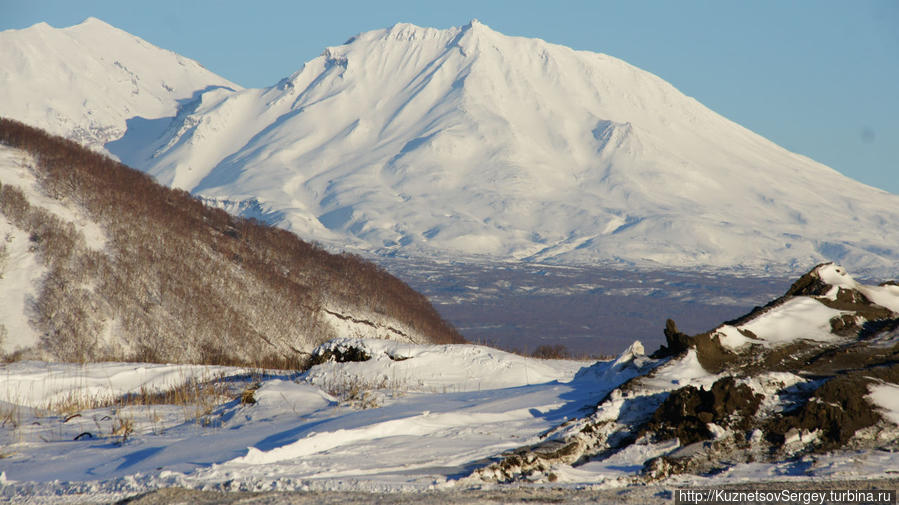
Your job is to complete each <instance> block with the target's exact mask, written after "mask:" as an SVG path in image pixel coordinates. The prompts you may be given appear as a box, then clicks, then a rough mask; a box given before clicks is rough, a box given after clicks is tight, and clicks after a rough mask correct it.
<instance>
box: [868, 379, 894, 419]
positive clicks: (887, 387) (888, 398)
mask: <svg viewBox="0 0 899 505" xmlns="http://www.w3.org/2000/svg"><path fill="white" fill-rule="evenodd" d="M870 390H871V394H869V395H868V396H867V398H868V400H870V401H871V403H873V404H874V405H876V406H877V407H878V408H879V409H880V411H881V414H882V415H883V416H884V417H885V418H886V419H887V420H888V421H890V422H891V423H893V424H897V425H899V385H896V384H889V383H883V384H873V385H871V387H870Z"/></svg>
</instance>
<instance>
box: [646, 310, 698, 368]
mask: <svg viewBox="0 0 899 505" xmlns="http://www.w3.org/2000/svg"><path fill="white" fill-rule="evenodd" d="M664 333H665V342H666V343H667V345H663V346H661V347H659V349H658V350H657V351H656V352H654V353H652V356H651V357H653V358H656V359H659V358H666V357H668V356H675V355H678V354H680V353H682V352H684V351H686V350H687V349H688V348H689V347H690V336H689V335H687V334H686V333H683V332H681V331H678V329H677V324H676V323H675V322H674V320H673V319H668V320H666V321H665V330H664Z"/></svg>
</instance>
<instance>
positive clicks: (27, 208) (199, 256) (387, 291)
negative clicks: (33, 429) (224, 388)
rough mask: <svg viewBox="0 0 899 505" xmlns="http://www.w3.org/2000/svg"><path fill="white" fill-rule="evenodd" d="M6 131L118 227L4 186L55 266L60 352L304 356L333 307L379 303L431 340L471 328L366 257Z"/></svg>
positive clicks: (45, 175)
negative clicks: (81, 222) (67, 217)
mask: <svg viewBox="0 0 899 505" xmlns="http://www.w3.org/2000/svg"><path fill="white" fill-rule="evenodd" d="M0 143H3V144H5V145H8V146H11V147H15V148H19V149H22V150H24V151H27V152H28V153H30V154H31V155H32V156H33V157H34V159H35V161H36V163H35V171H36V176H37V178H38V180H39V182H40V184H41V187H42V190H43V191H44V192H45V193H46V194H47V195H48V196H50V197H51V198H54V199H57V200H60V201H63V202H64V203H65V204H66V205H69V206H75V207H77V208H80V209H81V210H82V211H83V212H85V213H86V214H87V215H88V216H89V217H90V219H92V220H93V221H94V222H96V223H98V224H99V225H100V226H101V227H102V228H103V230H104V233H105V235H106V244H105V245H104V246H103V247H102V248H92V247H91V246H90V244H87V243H86V242H85V239H84V237H83V235H82V234H81V233H80V232H78V230H77V229H76V227H75V226H74V225H73V224H72V223H68V222H66V221H64V220H62V219H60V218H58V217H56V216H54V215H53V214H51V213H49V212H47V211H45V210H43V209H41V208H39V207H35V206H32V205H31V204H30V203H29V202H28V200H27V199H26V197H25V195H24V194H23V193H22V192H21V191H20V190H18V189H17V188H15V187H12V186H8V185H0V213H2V214H4V215H5V216H6V218H7V219H8V220H9V221H10V222H11V223H13V224H14V225H15V226H16V227H18V228H20V229H23V230H25V231H26V232H27V233H28V234H29V237H30V240H31V242H32V247H33V249H34V250H35V251H37V252H38V253H39V257H40V258H41V261H42V262H43V263H44V264H45V265H46V267H47V268H48V270H49V273H48V274H47V276H46V278H45V280H44V283H43V286H42V289H41V292H40V295H39V296H38V299H37V300H36V301H35V307H34V309H35V310H34V311H35V314H36V316H35V320H34V324H36V326H37V327H38V328H39V329H40V331H41V333H42V338H41V349H42V352H45V353H49V355H50V357H52V358H55V359H59V360H65V361H93V360H100V359H118V360H123V359H124V360H138V361H155V362H203V363H216V364H245V365H257V366H288V365H289V366H296V364H297V363H298V362H299V361H300V360H301V357H302V356H303V353H304V352H306V351H308V350H309V349H310V348H311V347H312V346H314V345H317V344H318V343H321V342H323V341H325V340H328V339H329V338H332V337H333V336H334V335H332V334H331V330H330V326H329V325H328V324H327V323H326V322H325V321H324V320H323V315H322V309H323V308H324V309H328V310H332V311H334V310H337V311H341V310H348V311H349V312H350V313H352V315H354V316H365V315H378V317H383V318H384V320H386V321H393V323H392V324H396V325H400V326H402V327H404V328H405V329H406V331H411V332H414V333H415V334H416V335H419V336H421V338H422V339H426V340H427V341H429V342H434V343H452V342H462V341H464V339H463V338H462V337H461V336H460V335H459V333H458V332H457V331H456V330H455V329H454V328H453V327H452V326H451V325H450V324H449V323H447V322H446V321H444V320H443V319H442V318H441V317H440V316H439V314H438V313H437V312H436V311H435V310H434V308H433V307H432V306H431V304H430V303H429V302H428V300H427V299H426V298H425V297H424V296H422V295H421V294H419V293H417V292H416V291H414V290H412V289H411V288H410V287H409V286H407V285H406V284H405V283H404V282H402V281H400V280H399V279H397V278H396V277H393V276H392V275H390V274H388V273H387V272H386V271H384V270H383V269H381V268H380V267H378V266H376V265H374V264H373V263H371V262H368V261H365V260H363V259H361V258H360V257H358V256H355V255H351V254H331V253H328V252H326V251H325V250H323V249H322V248H320V247H318V246H316V245H314V244H310V243H308V242H304V241H302V240H300V239H299V238H297V237H296V236H295V235H293V234H292V233H290V232H288V231H285V230H282V229H278V228H272V227H268V226H265V225H262V224H260V223H258V222H255V221H253V220H247V219H242V218H238V217H234V216H231V215H229V214H228V213H226V212H225V211H223V210H220V209H215V208H211V207H207V206H205V205H203V204H202V203H201V202H199V201H198V200H197V199H195V198H193V197H192V196H191V195H190V194H188V193H187V192H185V191H181V190H174V189H170V188H166V187H164V186H161V185H159V184H157V183H156V182H155V181H153V180H152V179H151V178H150V177H149V176H147V175H146V174H143V173H141V172H138V171H136V170H133V169H131V168H129V167H126V166H124V165H122V164H121V163H118V162H116V161H113V160H111V159H110V158H108V157H106V156H104V155H101V154H98V153H95V152H92V151H90V150H88V149H85V148H83V147H81V146H80V145H78V144H76V143H74V142H72V141H69V140H66V139H63V138H61V137H56V136H53V135H50V134H47V133H46V132H43V131H41V130H38V129H35V128H31V127H29V126H26V125H24V124H22V123H19V122H16V121H12V120H8V119H2V118H0ZM115 326H117V327H115ZM109 334H120V335H124V336H125V338H124V339H115V338H108V336H107V335H109Z"/></svg>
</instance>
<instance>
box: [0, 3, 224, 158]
mask: <svg viewBox="0 0 899 505" xmlns="http://www.w3.org/2000/svg"><path fill="white" fill-rule="evenodd" d="M217 87H225V88H229V89H232V90H239V89H241V88H240V86H237V85H235V84H234V83H232V82H229V81H228V80H226V79H223V78H221V77H219V76H217V75H215V74H213V73H212V72H210V71H208V70H206V69H205V68H203V67H202V66H201V65H200V64H199V63H197V62H195V61H193V60H190V59H188V58H185V57H183V56H179V55H177V54H175V53H173V52H171V51H166V50H164V49H160V48H158V47H156V46H153V45H152V44H149V43H147V42H146V41H144V40H142V39H140V38H138V37H135V36H133V35H131V34H129V33H126V32H124V31H122V30H119V29H117V28H114V27H112V26H110V25H108V24H106V23H104V22H103V21H100V20H99V19H96V18H88V19H86V20H85V21H84V22H83V23H81V24H79V25H76V26H72V27H69V28H62V29H57V28H53V27H51V26H49V25H48V24H46V23H39V24H36V25H34V26H32V27H30V28H26V29H24V30H6V31H3V32H0V116H3V117H7V118H14V119H17V120H19V121H22V122H24V123H27V124H30V125H33V126H37V127H39V128H42V129H45V130H47V131H49V132H51V133H54V134H57V135H63V136H65V137H68V138H71V139H73V140H77V141H78V142H80V143H82V144H85V145H88V146H90V147H91V148H95V149H97V148H102V147H103V145H104V144H106V143H107V142H110V141H113V140H116V139H118V138H120V137H121V136H122V134H123V133H124V132H125V130H126V129H127V128H128V127H129V125H127V121H128V120H129V119H132V118H141V119H140V121H142V122H146V121H150V122H151V123H152V120H154V119H159V118H165V117H169V116H172V115H174V114H175V113H176V112H177V110H178V106H179V102H180V101H184V100H188V99H190V98H191V97H192V96H193V95H194V94H195V93H197V92H199V91H201V90H206V89H210V88H217ZM164 123H167V121H164Z"/></svg>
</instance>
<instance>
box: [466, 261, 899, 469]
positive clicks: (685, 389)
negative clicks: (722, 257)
mask: <svg viewBox="0 0 899 505" xmlns="http://www.w3.org/2000/svg"><path fill="white" fill-rule="evenodd" d="M897 302H899V290H897V287H896V286H895V283H892V282H888V283H884V284H881V285H879V286H871V285H866V284H863V283H860V282H858V281H856V280H854V279H853V278H852V277H851V276H850V275H849V274H848V273H847V272H846V270H845V269H844V268H843V267H841V266H839V265H835V264H832V263H826V264H821V265H818V266H817V267H815V268H814V269H812V270H811V271H809V272H808V273H806V274H805V275H803V276H802V277H801V278H800V279H799V280H797V281H796V282H795V283H794V284H793V285H792V286H791V287H790V289H789V290H788V291H787V293H786V294H785V295H784V296H783V297H780V298H778V299H776V300H774V301H772V302H771V303H769V304H768V305H766V306H765V307H759V308H756V309H755V310H754V311H752V312H751V313H750V314H747V315H746V316H744V317H742V318H740V319H738V320H735V321H732V322H729V323H726V324H723V325H721V326H719V327H718V328H715V329H714V330H711V331H709V332H706V333H703V334H699V335H694V336H688V335H684V334H682V333H680V332H678V331H677V330H676V326H675V325H674V324H673V322H671V321H669V325H668V328H666V336H668V339H669V344H668V346H666V348H663V350H664V352H657V353H654V354H653V355H652V357H645V356H644V357H643V358H642V363H643V364H642V370H640V373H638V374H633V375H630V376H629V377H627V378H626V381H625V382H623V383H622V384H621V385H620V386H619V387H617V388H615V389H614V390H612V391H611V392H610V393H609V394H608V395H607V396H606V397H605V398H604V399H603V400H602V401H600V402H599V404H598V405H597V406H596V409H595V411H594V412H593V413H592V414H591V415H589V416H586V417H584V418H581V419H578V420H576V421H572V422H568V423H566V424H564V425H562V426H560V427H558V428H557V429H556V430H552V431H550V432H548V433H547V436H546V437H545V440H543V441H541V442H539V443H537V444H534V445H531V446H528V447H523V448H520V449H516V450H514V451H510V452H508V453H507V454H506V455H505V456H504V458H503V459H501V460H500V461H499V462H497V463H495V464H492V465H489V466H487V467H485V468H483V469H480V470H478V471H477V472H475V476H476V477H477V478H480V479H485V480H492V481H495V480H499V481H503V482H506V481H514V480H520V479H527V480H538V481H540V480H545V479H548V478H549V476H550V475H552V476H553V477H552V479H550V480H558V479H563V480H566V479H572V480H576V479H577V478H579V477H580V476H583V475H584V473H585V472H593V473H596V472H599V473H601V474H605V475H608V476H614V478H615V479H620V478H622V477H621V476H620V474H619V472H618V471H617V470H616V468H617V467H618V466H619V465H621V464H622V463H623V462H625V461H626V462H627V464H630V465H638V466H640V467H641V470H640V471H639V472H637V474H636V475H633V476H631V477H628V479H627V480H628V481H629V482H635V481H637V482H649V481H655V480H658V479H664V478H667V477H669V476H671V475H673V474H683V473H688V474H697V475H698V474H709V473H715V474H718V473H722V474H728V473H739V472H742V471H748V470H747V469H748V468H750V467H751V466H752V465H754V464H757V462H766V463H767V464H789V462H791V461H795V460H796V459H798V458H802V459H803V461H817V460H821V461H822V462H823V461H829V458H831V457H839V456H834V455H835V454H837V455H838V454H839V453H840V451H847V450H870V449H875V448H877V449H884V450H888V451H892V450H895V449H896V448H899V425H897V419H899V418H897V416H896V409H897V406H899V404H897V402H896V401H894V400H893V398H892V396H890V395H892V394H895V392H896V391H897V388H899V365H897V363H896V359H895V356H896V354H897V353H899V311H897V310H896V309H897V305H896V304H897ZM676 344H677V345H676ZM633 360H634V352H633V349H629V350H628V351H626V352H625V353H623V354H622V356H621V357H620V358H619V359H618V360H616V361H615V362H613V363H610V364H605V367H606V368H616V367H619V366H620V363H621V362H626V363H631V362H632V361H633ZM600 366H602V365H599V364H597V365H594V367H591V368H596V367H600ZM587 370H590V369H587ZM594 375H595V376H597V375H596V374H594ZM588 469H589V470H588Z"/></svg>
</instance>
